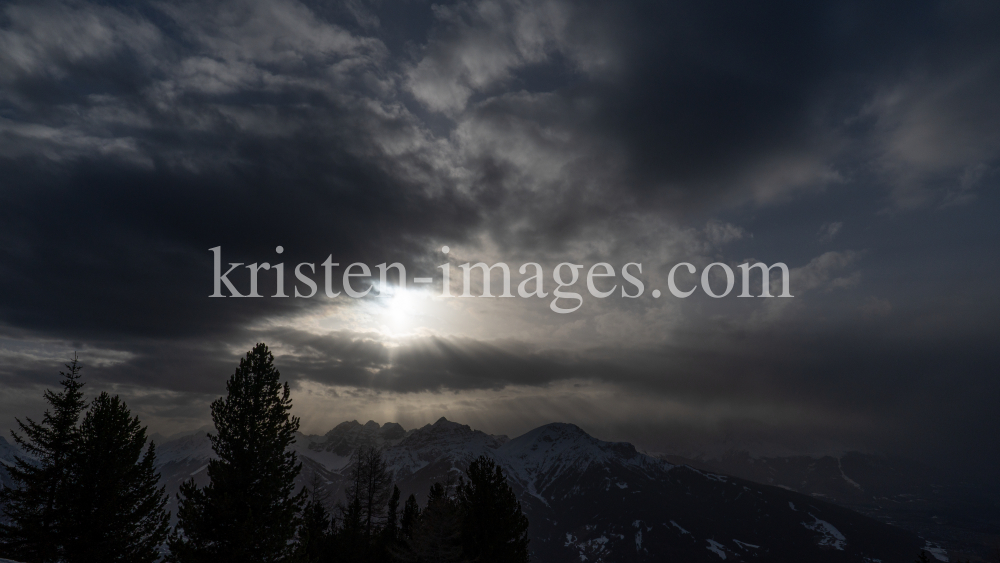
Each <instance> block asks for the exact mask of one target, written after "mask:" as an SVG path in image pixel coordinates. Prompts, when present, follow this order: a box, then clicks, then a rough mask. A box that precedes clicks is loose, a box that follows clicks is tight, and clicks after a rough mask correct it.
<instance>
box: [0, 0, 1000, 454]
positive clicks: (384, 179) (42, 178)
mask: <svg viewBox="0 0 1000 563" xmlns="http://www.w3.org/2000/svg"><path fill="white" fill-rule="evenodd" d="M2 10H3V12H2V14H0V170H2V171H3V174H2V175H0V183H2V184H0V185H2V190H0V219H2V220H0V294H2V295H4V298H3V299H2V300H0V381H2V386H0V405H2V407H0V411H2V412H3V413H5V414H6V419H5V420H4V422H5V423H6V424H8V425H10V424H12V423H13V420H12V418H13V416H15V415H18V416H20V415H25V414H32V413H35V414H36V415H37V412H38V411H39V408H40V405H39V402H38V397H39V388H40V387H41V386H51V385H53V384H54V383H55V381H56V378H57V371H58V366H59V364H60V363H62V362H63V361H65V360H66V359H67V358H68V357H69V356H70V355H71V354H72V352H73V351H78V352H79V353H80V354H81V356H82V359H83V361H84V363H85V364H86V366H87V373H88V377H89V378H90V385H91V388H92V389H103V388H109V389H112V388H113V389H116V390H118V391H119V392H121V393H123V394H124V395H126V396H127V397H128V400H129V402H130V404H132V405H133V407H135V408H136V410H138V411H139V412H140V413H141V414H142V415H143V417H144V419H145V420H147V421H148V422H149V423H150V424H152V425H153V426H154V428H155V429H157V430H161V431H165V432H168V431H170V430H172V429H180V428H191V427H195V426H200V425H201V424H203V423H204V422H205V421H206V420H207V403H208V401H210V400H211V398H213V397H215V396H217V395H218V394H219V393H221V392H222V385H223V382H224V381H225V378H226V377H227V376H228V374H229V373H230V372H231V370H232V368H233V366H234V364H235V362H236V359H237V358H238V356H239V355H241V354H242V353H244V352H245V351H246V350H247V349H249V347H250V346H251V345H252V344H253V343H254V342H257V341H266V342H268V343H269V344H270V345H271V346H272V348H273V349H274V350H275V352H276V354H277V355H278V364H279V367H280V369H281V370H282V373H283V374H284V375H285V376H287V377H288V378H289V379H291V380H292V381H293V382H294V383H295V389H296V396H295V400H296V405H297V407H296V408H297V409H299V410H300V412H301V413H302V414H303V416H304V423H305V425H306V427H307V429H309V430H312V431H316V432H320V431H325V430H326V429H328V428H327V427H328V426H330V425H332V424H333V423H335V422H337V421H339V420H341V419H344V418H354V417H357V418H376V419H380V420H383V421H384V420H389V419H393V420H398V421H400V422H403V423H406V424H409V425H413V424H418V423H423V422H425V421H429V420H433V419H436V418H437V417H439V416H441V415H447V416H449V417H453V418H456V419H458V420H463V421H467V422H470V423H474V424H476V425H479V426H480V427H482V428H484V429H486V430H488V431H492V432H509V433H516V432H519V431H522V430H525V429H527V428H529V427H531V426H533V425H536V424H540V423H544V422H548V421H552V420H565V421H571V422H575V423H577V424H580V425H581V426H583V427H585V428H588V429H590V430H592V431H594V432H597V433H598V434H599V435H600V436H601V437H604V438H616V439H629V440H633V441H636V442H638V443H639V445H640V446H645V447H648V448H650V449H660V450H663V449H669V448H670V447H672V446H674V445H677V444H679V443H681V442H692V441H697V440H713V439H718V438H719V437H721V436H726V435H730V436H731V435H733V434H734V433H739V432H751V433H754V434H755V435H759V436H764V437H767V438H768V439H781V440H787V441H789V442H794V443H796V444H798V445H800V446H802V447H804V448H806V449H808V448H811V447H813V448H815V447H819V446H820V445H828V444H836V445H837V446H838V447H853V448H868V449H874V450H877V451H891V452H902V453H907V454H909V455H917V456H922V457H926V458H937V459H942V458H944V457H945V456H952V457H954V456H958V455H970V454H971V453H972V452H976V457H977V459H979V460H982V463H983V467H988V466H989V465H988V464H989V463H993V464H994V466H995V463H996V462H997V461H998V460H1000V452H998V451H997V450H996V446H995V445H990V444H991V443H992V441H991V440H989V437H990V436H992V435H994V434H995V433H996V431H997V430H1000V427H998V426H997V422H996V419H995V416H994V415H993V414H992V413H993V412H995V404H996V399H997V396H998V386H997V383H996V380H995V377H994V374H993V371H995V370H993V369H992V366H994V365H995V363H996V362H995V354H994V353H993V352H992V349H993V346H994V342H995V341H996V338H997V336H998V334H997V325H996V322H995V320H994V318H995V313H996V309H997V299H996V297H995V295H994V292H993V290H992V288H991V285H992V280H993V279H995V277H996V275H997V273H998V272H997V267H996V265H995V263H994V261H993V260H992V257H993V256H995V254H996V242H995V241H996V240H998V237H997V234H998V233H997V227H996V221H995V220H994V217H993V215H994V213H993V212H992V211H993V209H994V208H995V205H996V193H995V188H996V185H997V178H998V163H1000V102H998V101H997V97H996V96H995V95H994V93H995V92H996V91H998V88H1000V79H998V77H1000V73H998V69H997V61H998V60H1000V58H998V57H997V53H998V48H1000V39H998V36H997V34H996V33H995V31H994V30H995V29H996V26H997V23H998V13H997V8H996V7H995V6H993V5H992V4H989V3H977V2H947V3H942V2H926V3H918V4H913V3H905V4H901V5H898V6H897V5H891V4H888V3H886V4H880V5H874V4H871V3H864V2H858V3H848V4H837V5H832V6H819V5H815V4H802V3H791V2H789V3H779V4H772V5H768V6H760V5H752V4H746V5H743V4H740V5H736V4H732V3H713V2H707V3H706V2H698V3H694V2H691V3H670V4H649V3H628V2H614V3H611V2H603V3H596V2H593V3H592V2H561V1H554V0H552V1H545V2H531V3H528V2H517V1H478V2H452V3H445V4H429V3H425V2H421V1H410V2H397V3H378V2H364V1H351V2H344V3H340V4H332V5H331V4H329V3H318V2H299V1H295V0H253V1H251V0H247V1H223V2H212V3H196V2H189V3H185V2H137V3H127V4H122V3H115V2H94V3H86V2H24V3H17V2H15V3H8V4H5V5H4V6H3V8H2ZM845 225H846V227H845ZM445 244H447V245H450V246H451V248H452V249H453V250H452V252H451V253H450V254H449V255H448V257H447V258H446V257H444V255H442V254H440V253H439V252H438V249H439V248H440V247H441V246H442V245H445ZM277 245H283V246H284V247H285V249H286V252H285V253H284V254H283V255H282V256H281V258H282V259H283V260H284V262H285V263H286V264H295V263H298V262H301V261H308V262H314V263H319V262H321V261H322V260H323V259H324V258H325V257H326V256H328V255H333V256H334V259H335V260H339V262H340V263H341V264H346V263H350V262H353V261H363V262H367V263H369V264H378V263H381V262H392V261H400V262H403V263H405V264H406V265H407V268H408V271H409V272H410V274H411V276H412V275H414V274H418V275H419V274H421V273H422V274H425V275H433V274H434V273H435V272H436V271H437V270H436V269H435V267H436V265H438V264H441V263H443V260H445V259H447V260H449V261H450V262H451V263H452V264H453V265H457V264H459V263H462V262H465V261H477V260H480V259H482V260H486V261H487V262H493V261H499V260H503V261H506V262H508V263H510V264H512V265H515V266H516V265H518V264H520V263H522V262H527V261H536V262H540V263H542V264H545V265H546V266H547V267H549V268H551V266H553V265H555V264H556V263H558V262H561V261H575V262H578V263H588V264H589V263H593V262H598V261H607V262H611V263H612V264H614V265H615V266H616V267H620V266H621V265H623V264H624V263H626V262H641V263H642V264H643V268H644V269H643V279H644V282H645V283H646V287H647V293H646V295H645V296H644V298H641V299H636V300H628V299H618V298H609V299H605V300H597V299H593V298H590V299H588V300H587V301H586V302H585V304H584V307H583V308H582V309H581V310H580V311H578V312H576V313H574V314H572V315H565V316H563V315H555V314H553V313H551V312H550V311H549V309H548V307H547V304H548V302H547V300H546V301H542V300H538V301H535V300H522V299H510V300H504V299H494V300H486V299H452V300H441V299H433V298H431V297H429V296H427V295H426V294H423V293H420V292H413V291H411V292H406V293H402V292H400V293H398V294H396V295H393V296H385V297H373V298H369V299H366V300H363V301H359V302H348V301H346V300H344V298H343V297H342V298H340V299H339V300H332V301H331V300H326V299H325V298H322V297H318V298H314V299H311V300H296V299H287V300H285V299H260V300H246V301H244V300H239V301H237V300H222V299H208V298H207V295H208V294H209V293H210V292H211V267H212V264H211V254H210V253H209V252H208V248H210V247H215V246H222V248H223V252H224V258H225V260H226V261H232V262H246V263H250V262H257V261H271V262H275V261H277V260H278V257H277V255H276V254H275V253H274V249H275V247H276V246H277ZM682 260H683V261H689V262H692V263H694V264H695V265H697V266H698V267H699V268H701V267H704V266H705V265H707V264H709V263H712V262H724V263H727V264H730V265H733V266H735V265H736V264H739V263H742V262H743V261H745V260H763V261H766V262H769V263H771V262H776V261H783V262H786V263H788V265H789V267H790V268H791V269H792V290H793V294H794V295H795V296H796V297H795V299H794V300H787V301H784V300H782V301H772V300H740V299H736V298H732V297H731V298H727V299H722V300H717V301H716V300H710V299H707V298H704V297H703V296H702V297H700V298H699V297H693V298H691V299H688V300H684V301H681V300H678V299H674V298H662V299H659V300H654V299H652V298H650V297H648V296H649V291H650V290H651V289H652V288H657V287H658V288H661V290H665V287H666V282H665V276H666V273H667V271H668V270H669V268H670V267H671V266H672V265H673V264H675V263H677V262H678V261H682ZM243 283H245V281H244V282H243ZM265 285H266V283H265ZM265 289H269V288H265ZM746 301H750V302H749V303H747V302H746ZM366 413H370V414H366ZM989 448H993V449H992V450H990V449H989Z"/></svg>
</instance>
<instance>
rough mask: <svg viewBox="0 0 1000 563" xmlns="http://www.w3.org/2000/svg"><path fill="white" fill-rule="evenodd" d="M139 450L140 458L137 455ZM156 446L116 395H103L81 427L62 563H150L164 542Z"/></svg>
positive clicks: (164, 498)
mask: <svg viewBox="0 0 1000 563" xmlns="http://www.w3.org/2000/svg"><path fill="white" fill-rule="evenodd" d="M143 450H145V452H144V451H143ZM155 461H156V446H155V445H154V444H153V443H150V444H149V447H148V448H147V447H146V429H145V428H144V427H143V426H142V425H141V424H140V422H139V418H138V417H133V416H132V415H131V413H130V412H129V409H128V406H127V405H126V404H125V403H124V402H122V401H121V400H120V399H119V398H118V397H117V396H114V397H112V396H110V395H108V394H107V393H101V394H100V396H98V397H97V398H96V399H94V401H93V402H92V403H91V405H90V408H89V410H88V411H87V414H86V415H85V416H84V418H83V422H82V423H81V424H80V432H79V447H78V448H76V451H75V452H74V455H73V462H72V466H71V474H70V478H69V480H68V482H69V484H70V487H69V494H68V505H67V506H66V508H65V514H64V516H63V517H64V519H65V522H66V524H65V526H64V528H63V530H62V532H63V536H62V538H61V540H62V543H63V544H64V546H65V547H64V550H65V553H64V560H65V561H66V562H67V563H89V562H95V563H96V562H102V563H103V562H108V563H112V562H120V563H153V562H154V561H157V560H159V559H160V556H161V554H160V546H161V545H162V544H163V541H164V540H165V539H166V537H167V531H168V529H169V527H168V526H169V519H170V515H169V514H168V513H167V511H166V510H164V507H165V506H166V504H167V495H166V493H165V492H164V487H161V486H158V484H159V474H158V473H157V472H156V469H155V468H154V464H155Z"/></svg>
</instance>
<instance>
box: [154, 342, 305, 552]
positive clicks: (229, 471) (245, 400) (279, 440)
mask: <svg viewBox="0 0 1000 563" xmlns="http://www.w3.org/2000/svg"><path fill="white" fill-rule="evenodd" d="M279 378H280V374H279V373H278V370H276V369H275V368H274V356H272V355H271V353H270V352H269V351H268V349H267V346H265V345H264V344H257V345H256V346H255V347H254V348H253V350H251V351H250V352H248V353H247V355H246V357H245V358H243V359H241V360H240V365H239V367H238V368H237V369H236V372H235V373H234V374H233V376H232V377H231V378H230V379H229V381H228V382H227V383H226V391H227V392H228V394H227V396H226V397H225V399H222V398H220V399H218V400H216V401H215V402H213V403H212V419H213V420H214V421H215V428H216V430H217V432H218V433H217V434H215V435H211V434H210V435H209V438H210V439H211V441H212V449H213V450H215V455H216V459H213V460H211V461H210V462H209V464H208V477H209V479H210V480H211V482H210V483H209V485H208V486H206V487H205V488H203V489H199V488H198V487H197V486H196V485H195V484H194V480H193V479H192V480H190V481H188V482H186V483H185V484H184V485H182V486H181V490H180V493H179V494H178V500H179V509H178V514H177V515H178V522H177V528H176V529H175V530H174V533H173V534H171V537H170V542H169V543H170V550H171V552H172V553H171V560H173V561H177V562H179V563H194V562H202V561H205V562H211V563H225V562H233V563H274V562H282V561H288V560H290V559H291V558H292V557H293V556H294V549H295V546H294V544H293V543H292V540H293V538H294V537H295V533H296V531H297V529H298V526H299V524H298V520H299V518H298V516H299V514H300V511H301V508H302V505H303V502H304V499H305V490H304V489H303V490H302V491H301V492H300V493H299V494H293V487H294V479H295V477H296V476H297V475H298V474H299V472H300V471H301V470H302V464H301V463H299V462H298V460H297V458H296V455H295V453H294V452H291V451H289V450H288V449H287V448H288V446H289V445H290V444H292V443H293V442H294V441H295V436H294V434H295V432H296V431H297V430H298V428H299V419H298V418H297V417H293V416H291V415H290V414H289V410H290V409H291V406H292V401H291V399H290V398H289V389H288V384H287V383H285V384H284V385H282V384H281V382H280V381H279Z"/></svg>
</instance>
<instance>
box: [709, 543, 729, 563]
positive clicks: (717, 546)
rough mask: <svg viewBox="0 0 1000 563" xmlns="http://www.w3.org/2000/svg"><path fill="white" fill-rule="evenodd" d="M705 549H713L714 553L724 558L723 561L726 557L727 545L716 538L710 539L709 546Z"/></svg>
mask: <svg viewBox="0 0 1000 563" xmlns="http://www.w3.org/2000/svg"><path fill="white" fill-rule="evenodd" d="M705 549H707V550H709V551H711V552H712V553H714V554H716V555H718V556H719V557H721V558H722V559H723V561H724V560H725V559H726V548H725V546H723V545H722V544H721V543H719V542H717V541H715V540H708V547H706V548H705Z"/></svg>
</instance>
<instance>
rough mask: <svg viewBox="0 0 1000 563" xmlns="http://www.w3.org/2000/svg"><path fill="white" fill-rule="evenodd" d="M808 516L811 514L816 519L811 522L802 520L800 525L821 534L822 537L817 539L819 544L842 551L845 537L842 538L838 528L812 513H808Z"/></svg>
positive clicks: (845, 540) (845, 542)
mask: <svg viewBox="0 0 1000 563" xmlns="http://www.w3.org/2000/svg"><path fill="white" fill-rule="evenodd" d="M809 516H812V517H813V519H814V520H816V521H815V522H813V523H812V524H809V523H806V522H803V523H802V525H803V526H805V527H806V528H807V529H809V530H812V531H814V532H819V533H820V534H822V537H820V539H819V546H820V547H832V548H834V549H839V550H840V551H844V546H846V545H847V539H846V538H844V534H841V533H840V530H838V529H837V528H835V527H834V526H833V524H831V523H829V522H827V521H826V520H820V519H819V518H816V517H815V516H813V514H812V513H809Z"/></svg>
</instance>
